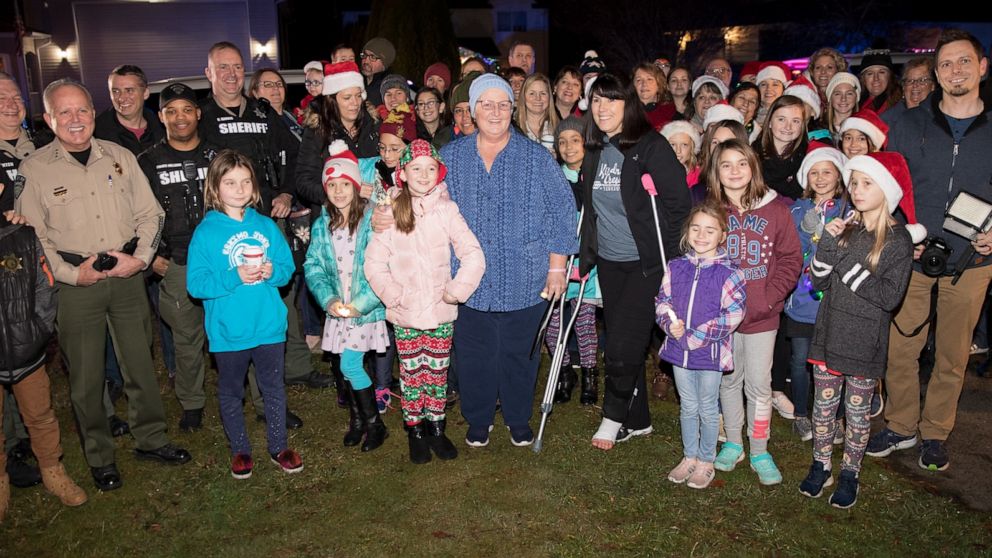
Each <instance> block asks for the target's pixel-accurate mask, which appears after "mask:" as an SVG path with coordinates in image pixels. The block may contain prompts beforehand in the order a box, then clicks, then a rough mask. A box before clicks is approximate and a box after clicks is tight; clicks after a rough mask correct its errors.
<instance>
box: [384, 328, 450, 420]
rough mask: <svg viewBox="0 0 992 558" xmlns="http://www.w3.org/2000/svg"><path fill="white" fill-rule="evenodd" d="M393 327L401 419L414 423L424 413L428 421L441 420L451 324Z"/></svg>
mask: <svg viewBox="0 0 992 558" xmlns="http://www.w3.org/2000/svg"><path fill="white" fill-rule="evenodd" d="M394 329H395V332H396V351H397V353H398V354H399V358H400V385H401V386H402V389H401V391H402V392H403V421H404V422H406V424H408V425H414V424H417V423H419V422H420V421H421V420H423V418H424V417H425V415H426V417H427V420H431V421H437V420H441V419H443V418H444V405H445V403H446V402H447V397H446V392H447V388H448V362H449V360H450V358H449V357H450V354H451V337H452V334H453V333H454V331H455V329H454V327H453V325H452V324H450V323H448V324H442V325H440V326H438V327H437V329H430V330H426V331H425V330H420V329H414V328H407V327H399V326H396V327H395V328H394Z"/></svg>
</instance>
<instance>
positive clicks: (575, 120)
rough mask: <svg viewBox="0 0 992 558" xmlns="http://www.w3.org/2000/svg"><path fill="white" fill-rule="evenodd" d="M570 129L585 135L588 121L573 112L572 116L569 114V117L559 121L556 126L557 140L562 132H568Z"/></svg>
mask: <svg viewBox="0 0 992 558" xmlns="http://www.w3.org/2000/svg"><path fill="white" fill-rule="evenodd" d="M568 130H572V131H574V132H578V133H579V135H581V136H585V133H586V121H585V120H584V119H582V118H579V117H578V116H575V115H574V114H573V115H572V116H569V117H568V118H566V119H564V120H562V121H561V122H559V123H558V127H557V128H555V142H557V141H558V136H560V135H561V134H562V132H566V131H568Z"/></svg>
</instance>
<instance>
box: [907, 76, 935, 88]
mask: <svg viewBox="0 0 992 558" xmlns="http://www.w3.org/2000/svg"><path fill="white" fill-rule="evenodd" d="M931 83H933V80H932V79H930V78H928V77H921V78H916V79H904V80H902V84H903V86H905V87H926V86H928V85H930V84H931Z"/></svg>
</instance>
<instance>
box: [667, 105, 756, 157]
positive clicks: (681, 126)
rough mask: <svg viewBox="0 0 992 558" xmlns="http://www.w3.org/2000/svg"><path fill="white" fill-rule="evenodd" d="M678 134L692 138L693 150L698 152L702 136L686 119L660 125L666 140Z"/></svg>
mask: <svg viewBox="0 0 992 558" xmlns="http://www.w3.org/2000/svg"><path fill="white" fill-rule="evenodd" d="M714 108H715V107H714ZM710 110H713V108H710ZM707 114H708V113H707ZM738 114H740V113H738ZM678 134H685V135H687V136H689V139H690V140H692V146H693V149H694V151H695V152H696V153H699V148H700V147H701V145H702V143H703V138H702V136H700V135H699V132H698V131H697V130H696V127H695V126H693V125H692V124H691V123H689V121H688V120H673V121H671V122H669V123H668V124H665V125H664V126H662V127H661V135H663V136H665V139H667V140H671V139H672V138H673V137H674V136H676V135H678Z"/></svg>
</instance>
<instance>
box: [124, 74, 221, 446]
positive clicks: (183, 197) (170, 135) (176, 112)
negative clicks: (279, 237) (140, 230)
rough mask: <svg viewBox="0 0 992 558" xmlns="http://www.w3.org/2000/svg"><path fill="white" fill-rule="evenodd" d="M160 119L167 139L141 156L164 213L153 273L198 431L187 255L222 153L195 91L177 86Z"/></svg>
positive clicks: (187, 414)
mask: <svg viewBox="0 0 992 558" xmlns="http://www.w3.org/2000/svg"><path fill="white" fill-rule="evenodd" d="M159 118H160V119H161V120H162V122H163V123H165V129H166V137H165V139H163V140H161V141H160V142H159V143H157V144H155V145H154V146H152V147H151V148H150V149H148V151H145V152H144V153H142V154H141V155H140V156H139V157H138V164H139V165H141V170H142V171H144V173H145V176H147V177H148V183H149V184H150V185H151V188H152V192H154V193H155V197H156V198H157V199H158V202H159V204H160V205H161V206H162V209H164V210H165V226H164V228H163V230H162V242H161V244H159V249H158V252H157V253H156V255H155V258H154V259H153V260H152V264H151V266H150V267H151V269H152V270H153V271H154V272H155V273H156V274H157V275H159V276H160V277H161V278H162V279H161V283H160V285H159V308H160V312H161V315H162V319H163V320H164V321H165V323H166V324H168V325H169V327H170V328H172V334H173V338H174V340H175V348H176V382H175V386H176V387H175V390H176V398H178V399H179V403H180V405H182V407H183V417H182V419H180V421H179V428H180V429H181V430H183V431H185V432H192V431H194V430H198V429H199V428H200V427H201V426H202V423H203V405H204V403H205V401H206V395H205V394H204V391H203V378H204V370H205V368H204V359H203V345H204V339H205V334H204V330H203V305H202V304H201V303H200V302H199V301H194V300H192V299H191V298H190V297H189V294H188V293H187V292H186V252H187V250H188V248H189V243H190V240H191V239H192V238H193V229H195V228H196V225H198V224H199V223H200V221H201V220H202V219H203V184H204V181H205V180H206V177H207V167H208V166H210V161H211V160H212V159H213V158H214V155H215V154H216V153H217V152H218V151H220V148H219V147H217V146H216V145H213V144H211V143H210V142H209V141H207V140H204V139H201V138H200V134H199V132H198V130H197V125H198V124H199V119H200V108H199V107H198V106H197V102H196V92H195V91H193V89H191V88H190V87H188V86H186V85H185V84H182V83H173V84H170V85H169V86H167V87H166V88H165V89H163V90H162V93H161V94H160V96H159Z"/></svg>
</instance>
